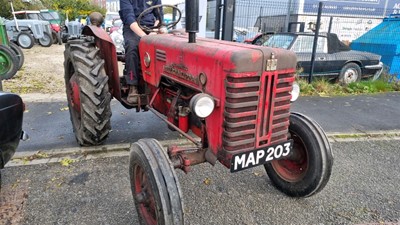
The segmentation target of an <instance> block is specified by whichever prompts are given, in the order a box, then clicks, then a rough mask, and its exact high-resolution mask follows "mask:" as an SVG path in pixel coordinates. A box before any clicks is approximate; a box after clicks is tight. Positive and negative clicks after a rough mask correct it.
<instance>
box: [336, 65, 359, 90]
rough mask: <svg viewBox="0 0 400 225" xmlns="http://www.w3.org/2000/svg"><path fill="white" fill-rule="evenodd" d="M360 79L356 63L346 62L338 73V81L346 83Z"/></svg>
mask: <svg viewBox="0 0 400 225" xmlns="http://www.w3.org/2000/svg"><path fill="white" fill-rule="evenodd" d="M360 80H361V69H360V66H359V65H357V64H356V63H347V64H346V65H344V66H343V68H342V70H341V71H340V75H339V83H341V84H344V85H347V84H350V83H353V82H358V81H360Z"/></svg>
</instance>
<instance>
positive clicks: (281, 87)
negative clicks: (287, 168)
mask: <svg viewBox="0 0 400 225" xmlns="http://www.w3.org/2000/svg"><path fill="white" fill-rule="evenodd" d="M293 81H294V74H279V75H278V79H277V83H276V92H275V98H274V99H273V100H274V106H273V107H272V109H273V112H272V118H271V127H270V131H271V132H272V133H271V140H270V144H275V143H279V142H282V141H285V140H287V129H288V127H289V116H290V98H291V97H292V96H291V95H290V91H291V90H292V85H293Z"/></svg>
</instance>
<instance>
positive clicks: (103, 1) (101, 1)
mask: <svg viewBox="0 0 400 225" xmlns="http://www.w3.org/2000/svg"><path fill="white" fill-rule="evenodd" d="M92 3H93V4H95V5H98V6H100V7H102V8H106V0H92Z"/></svg>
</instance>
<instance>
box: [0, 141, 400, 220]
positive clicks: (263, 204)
mask: <svg viewBox="0 0 400 225" xmlns="http://www.w3.org/2000/svg"><path fill="white" fill-rule="evenodd" d="M399 145H400V141H399V140H389V141H362V142H334V143H333V150H334V155H335V163H334V167H333V173H332V177H331V179H330V181H329V183H328V184H327V186H326V187H325V189H323V190H322V191H321V192H320V193H318V194H317V195H315V196H312V197H310V198H306V199H295V198H289V197H287V196H285V195H283V194H282V193H280V192H279V191H277V190H276V189H275V188H274V187H273V186H272V185H271V183H270V181H269V179H268V178H267V176H266V174H265V171H264V169H263V167H257V168H253V169H249V170H244V171H242V172H238V173H234V174H230V173H229V171H228V170H227V169H226V168H225V167H223V166H221V165H220V164H217V165H216V166H215V167H212V166H210V165H209V164H201V165H198V166H196V167H193V171H192V172H191V173H189V174H188V175H184V174H183V173H182V172H181V171H178V176H179V181H180V184H181V187H182V190H183V196H184V204H185V208H184V211H185V220H186V224H196V225H197V224H198V225H203V224H218V225H225V224H227V225H230V224H260V225H261V224H283V225H284V224H361V223H363V224H365V223H375V224H388V225H389V224H390V225H392V224H395V223H396V224H399V222H400V210H399V209H400V192H399V190H398V188H399V186H400V173H399V171H400V166H399V163H398V162H399V152H398V146H399ZM126 154H127V152H125V155H126ZM3 178H4V180H3V191H4V192H7V190H15V191H18V190H21V191H22V192H23V193H25V195H26V196H27V199H26V201H25V203H24V207H23V208H24V210H23V211H21V212H20V216H21V217H22V218H23V219H22V223H21V224H41V225H47V224H49V225H50V224H88V225H89V224H93V225H97V224H126V225H128V224H138V221H137V214H136V212H135V210H134V205H133V200H132V196H131V193H130V187H129V181H128V158H127V157H126V156H120V157H117V156H114V157H111V158H107V157H104V156H103V157H102V158H100V159H90V160H80V161H77V162H74V163H71V164H70V165H69V166H61V164H60V163H54V164H40V165H34V166H18V167H7V168H6V169H5V170H4V171H3ZM206 180H207V181H208V182H205V181H206ZM206 183H208V184H206Z"/></svg>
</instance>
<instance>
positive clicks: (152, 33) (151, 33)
mask: <svg viewBox="0 0 400 225" xmlns="http://www.w3.org/2000/svg"><path fill="white" fill-rule="evenodd" d="M155 34H157V33H156V32H150V33H149V34H148V35H155Z"/></svg>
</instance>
